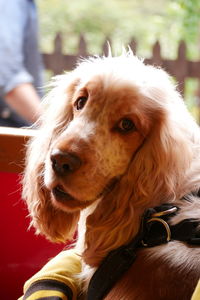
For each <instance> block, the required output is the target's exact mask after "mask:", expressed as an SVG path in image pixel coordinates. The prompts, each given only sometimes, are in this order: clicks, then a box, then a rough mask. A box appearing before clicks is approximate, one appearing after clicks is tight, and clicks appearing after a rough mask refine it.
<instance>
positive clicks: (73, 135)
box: [24, 52, 197, 248]
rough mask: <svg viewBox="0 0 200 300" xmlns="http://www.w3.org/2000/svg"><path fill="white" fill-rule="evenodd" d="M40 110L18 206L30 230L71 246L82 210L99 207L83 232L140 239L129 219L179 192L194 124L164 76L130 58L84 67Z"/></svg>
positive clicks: (59, 82) (61, 81) (86, 63)
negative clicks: (23, 206)
mask: <svg viewBox="0 0 200 300" xmlns="http://www.w3.org/2000/svg"><path fill="white" fill-rule="evenodd" d="M43 106H44V114H43V116H42V118H41V120H40V123H41V126H40V128H39V130H38V135H37V137H36V138H35V139H34V140H33V141H32V142H31V143H30V145H29V149H28V155H27V167H26V171H25V176H24V197H25V199H26V200H27V203H28V207H29V210H30V214H31V216H32V220H33V221H32V223H33V225H34V226H35V227H36V228H37V229H38V231H40V232H42V233H43V234H45V235H46V236H47V237H48V238H49V239H52V240H66V238H70V237H71V235H72V234H73V232H74V230H75V227H76V224H77V221H78V218H79V214H80V211H81V210H83V209H84V208H86V207H88V206H90V205H91V204H93V203H94V202H95V201H97V200H98V199H100V200H99V203H98V206H97V208H96V211H95V214H93V215H91V216H90V217H89V218H88V222H87V226H88V232H90V233H91V236H92V232H93V230H94V227H95V228H98V224H99V230H100V231H101V230H102V228H103V227H105V228H107V233H108V235H109V234H110V235H111V236H112V238H113V237H114V236H116V237H117V238H115V240H117V243H118V244H120V243H122V240H123V239H124V236H123V235H122V236H120V234H121V233H120V232H119V231H118V229H117V228H119V226H120V227H121V228H124V230H126V237H127V240H128V239H129V238H130V237H131V236H132V235H133V232H134V230H137V228H136V227H137V226H136V227H135V229H134V228H133V226H132V227H131V228H130V229H129V227H130V226H128V224H130V222H134V220H133V218H134V211H135V210H137V209H138V210H141V211H142V210H143V209H144V208H145V207H148V206H149V205H151V206H152V205H156V204H158V203H161V202H164V201H169V200H172V199H174V197H176V196H177V193H180V185H181V184H182V182H183V178H184V177H185V172H186V169H187V168H189V166H190V163H191V159H192V150H191V143H192V139H193V137H192V134H191V127H192V126H196V125H194V122H193V120H192V118H190V116H189V114H188V112H187V110H186V108H185V106H184V103H183V101H182V99H181V97H180V95H179V94H178V93H177V92H176V91H175V89H174V86H173V84H172V83H171V81H170V79H169V78H168V75H167V74H166V73H165V72H164V71H162V70H161V69H158V68H154V67H152V66H146V65H145V64H144V63H143V62H142V61H140V60H139V59H137V58H136V57H134V56H133V55H132V53H131V52H129V53H127V54H126V55H122V56H119V57H103V58H90V59H88V60H85V61H82V62H81V63H80V64H79V66H78V67H77V68H76V69H75V70H74V71H72V72H71V73H69V74H66V75H63V76H60V77H58V79H57V80H56V84H55V87H54V88H53V89H52V91H51V92H50V93H49V95H48V96H47V97H46V100H45V101H44V105H43ZM195 128H196V127H195ZM195 130H197V129H195ZM178 196H179V194H178ZM135 217H136V216H135ZM100 231H99V232H100ZM114 231H115V234H114ZM96 234H97V236H98V232H96ZM91 236H90V234H88V241H87V240H86V242H88V244H89V243H90V242H89V240H91V238H90V237H91ZM113 240H114V238H113ZM119 240H120V241H119ZM107 241H108V243H109V241H110V239H109V237H107ZM100 243H102V241H101V242H100ZM100 243H99V244H100ZM106 247H107V246H105V248H106Z"/></svg>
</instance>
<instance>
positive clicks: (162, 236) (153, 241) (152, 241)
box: [141, 206, 178, 247]
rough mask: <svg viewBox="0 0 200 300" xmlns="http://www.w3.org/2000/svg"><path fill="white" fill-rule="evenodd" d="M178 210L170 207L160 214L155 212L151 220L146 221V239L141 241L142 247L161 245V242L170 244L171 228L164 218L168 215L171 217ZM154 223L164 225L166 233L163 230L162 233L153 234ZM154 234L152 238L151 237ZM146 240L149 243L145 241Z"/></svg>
mask: <svg viewBox="0 0 200 300" xmlns="http://www.w3.org/2000/svg"><path fill="white" fill-rule="evenodd" d="M177 210H178V208H177V207H176V206H173V207H170V208H168V209H166V210H163V211H160V212H154V213H153V214H152V215H151V216H150V218H149V219H147V220H146V222H145V224H144V227H145V232H146V233H145V235H144V239H143V240H142V241H141V244H142V246H144V247H149V246H155V245H159V244H161V243H160V240H162V243H163V242H169V241H170V240H171V229H170V226H169V225H168V223H167V222H166V221H165V220H164V219H163V217H165V216H167V215H171V214H173V213H175V212H176V211H177ZM154 223H159V224H162V225H163V228H164V232H163V230H161V229H160V231H162V232H161V233H159V231H158V232H157V231H156V234H155V232H154V234H152V232H151V229H152V225H153V224H154ZM154 231H155V230H154ZM151 234H152V236H151ZM145 239H146V240H147V241H145Z"/></svg>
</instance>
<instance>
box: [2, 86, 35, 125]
mask: <svg viewBox="0 0 200 300" xmlns="http://www.w3.org/2000/svg"><path fill="white" fill-rule="evenodd" d="M5 101H6V102H7V104H8V105H9V106H10V107H11V108H12V109H13V110H14V111H16V112H17V114H18V115H20V116H21V117H23V118H24V119H25V120H26V121H28V122H29V123H34V122H35V121H36V120H37V119H38V118H39V116H40V98H39V96H38V94H37V93H36V90H35V88H34V87H33V85H32V84H30V83H22V84H20V85H18V86H17V87H15V88H13V89H12V90H11V91H10V92H8V93H7V94H6V95H5Z"/></svg>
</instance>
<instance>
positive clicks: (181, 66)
mask: <svg viewBox="0 0 200 300" xmlns="http://www.w3.org/2000/svg"><path fill="white" fill-rule="evenodd" d="M174 71H175V74H176V75H175V77H176V79H177V81H178V88H179V91H180V93H181V94H182V95H184V93H185V79H186V77H187V60H186V44H185V42H184V41H181V42H180V44H179V47H178V56H177V60H176V61H175V65H174Z"/></svg>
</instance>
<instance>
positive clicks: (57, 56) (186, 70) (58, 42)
mask: <svg viewBox="0 0 200 300" xmlns="http://www.w3.org/2000/svg"><path fill="white" fill-rule="evenodd" d="M107 41H109V42H110V40H109V39H107V40H106V41H105V43H104V44H103V46H102V54H103V53H104V54H105V55H106V54H107V52H108V48H107ZM110 44H111V42H110ZM129 45H130V47H131V49H132V50H133V52H134V53H135V54H136V53H137V42H136V41H135V40H134V39H132V40H131V41H130V43H129ZM186 52H187V48H186V44H185V42H183V41H182V42H180V44H179V46H178V53H177V58H176V59H175V60H170V59H164V58H162V57H161V46H160V44H159V42H156V43H155V44H154V45H153V47H152V56H151V58H148V59H145V62H147V63H150V64H154V65H157V66H161V67H163V68H164V69H165V70H166V71H167V72H169V73H170V74H171V75H172V76H174V77H175V78H176V80H177V82H178V89H179V91H180V92H181V93H182V94H183V95H184V92H185V81H186V79H187V78H195V79H197V80H198V82H199V88H198V90H197V91H196V96H198V97H199V98H200V60H199V61H190V60H188V59H187V57H186ZM98 54H99V53H98ZM100 54H101V53H100ZM88 55H90V53H88V51H87V44H86V41H85V39H84V36H83V35H81V36H80V38H79V44H78V50H77V53H76V54H73V55H70V54H63V42H62V35H61V34H59V33H58V34H57V35H56V37H55V40H54V50H53V53H51V54H45V53H44V54H43V59H44V64H45V67H46V69H48V70H51V71H52V72H53V73H54V74H60V73H62V72H63V71H64V70H71V69H73V68H74V66H75V64H76V61H77V59H78V57H80V56H81V57H87V56H88Z"/></svg>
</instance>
